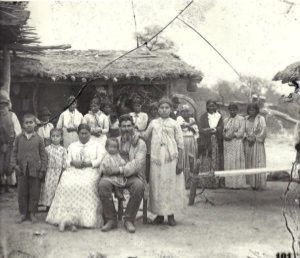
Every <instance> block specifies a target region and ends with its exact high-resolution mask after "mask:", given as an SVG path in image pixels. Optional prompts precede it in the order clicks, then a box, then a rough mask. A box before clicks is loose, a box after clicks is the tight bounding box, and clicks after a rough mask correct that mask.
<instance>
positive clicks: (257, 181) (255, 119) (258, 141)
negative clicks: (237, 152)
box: [245, 103, 267, 190]
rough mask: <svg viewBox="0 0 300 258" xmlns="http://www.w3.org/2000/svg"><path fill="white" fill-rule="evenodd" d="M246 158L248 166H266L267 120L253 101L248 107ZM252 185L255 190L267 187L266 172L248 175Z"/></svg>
mask: <svg viewBox="0 0 300 258" xmlns="http://www.w3.org/2000/svg"><path fill="white" fill-rule="evenodd" d="M247 114H248V116H247V117H246V134H245V135H246V137H245V158H246V168H265V167H266V151H265V139H266V135H267V126H266V120H265V118H264V117H263V116H261V115H260V114H259V106H258V105H257V104H256V103H251V104H249V105H248V107H247ZM247 178H248V181H249V184H250V185H251V187H252V188H253V189H255V190H262V189H264V188H266V181H267V176H266V174H258V175H251V176H248V177H247Z"/></svg>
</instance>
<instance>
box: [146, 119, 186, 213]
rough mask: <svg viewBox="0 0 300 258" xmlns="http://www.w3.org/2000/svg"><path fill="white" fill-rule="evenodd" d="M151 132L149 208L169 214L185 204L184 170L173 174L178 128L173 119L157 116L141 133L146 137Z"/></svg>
mask: <svg viewBox="0 0 300 258" xmlns="http://www.w3.org/2000/svg"><path fill="white" fill-rule="evenodd" d="M151 134H152V138H151V165H150V179H149V185H150V207H149V209H150V211H151V212H152V213H154V214H157V215H162V216H165V215H172V214H175V213H176V212H179V211H182V210H183V209H184V208H185V207H186V204H187V200H186V196H185V185H184V174H183V173H181V174H179V175H177V174H176V164H177V159H178V148H180V149H182V150H183V148H184V146H183V136H182V131H181V128H180V126H179V124H178V123H177V122H176V120H174V119H172V118H166V119H163V118H157V119H154V120H152V121H151V122H150V124H149V127H148V128H147V130H146V131H145V132H144V133H143V134H142V135H143V136H144V137H145V138H146V139H148V137H150V135H151Z"/></svg>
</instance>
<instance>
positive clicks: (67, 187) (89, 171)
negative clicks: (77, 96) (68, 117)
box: [46, 124, 105, 231]
mask: <svg viewBox="0 0 300 258" xmlns="http://www.w3.org/2000/svg"><path fill="white" fill-rule="evenodd" d="M78 135H79V141H77V142H74V143H72V144H71V145H70V146H69V148H68V154H67V169H66V171H64V173H63V174H62V177H61V179H60V182H59V184H58V187H57V189H56V192H55V195H54V199H53V201H52V204H51V207H50V210H49V213H48V216H47V218H46V221H47V222H48V223H50V224H55V225H59V230H60V231H64V230H65V227H66V226H70V227H71V230H72V231H76V230H77V226H81V227H86V228H96V227H100V226H101V224H102V217H101V203H100V200H99V197H98V187H97V185H98V181H99V177H100V174H99V172H98V167H99V166H100V163H101V161H102V159H103V156H104V154H105V148H104V146H97V144H96V143H95V142H93V141H91V140H90V137H91V128H90V127H89V126H88V125H86V124H80V125H79V127H78Z"/></svg>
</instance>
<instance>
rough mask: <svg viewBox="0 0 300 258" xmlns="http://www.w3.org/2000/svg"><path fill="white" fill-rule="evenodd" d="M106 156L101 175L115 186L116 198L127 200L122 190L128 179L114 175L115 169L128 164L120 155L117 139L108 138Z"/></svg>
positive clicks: (101, 167)
mask: <svg viewBox="0 0 300 258" xmlns="http://www.w3.org/2000/svg"><path fill="white" fill-rule="evenodd" d="M105 148H106V151H107V153H106V155H105V156H104V158H103V160H102V163H101V166H100V173H101V175H102V177H103V178H105V179H106V180H109V181H110V182H111V183H112V184H113V185H114V192H115V197H116V198H118V199H121V200H125V198H124V196H123V193H122V190H121V188H122V187H124V186H125V184H126V178H125V177H124V176H123V175H116V174H115V173H113V171H112V168H113V167H115V168H116V167H117V168H119V167H121V166H124V165H125V164H126V162H125V160H124V159H122V157H121V156H120V153H119V141H118V139H117V138H108V139H107V140H106V144H105Z"/></svg>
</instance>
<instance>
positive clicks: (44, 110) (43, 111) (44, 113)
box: [40, 107, 51, 116]
mask: <svg viewBox="0 0 300 258" xmlns="http://www.w3.org/2000/svg"><path fill="white" fill-rule="evenodd" d="M40 115H41V116H51V112H50V110H49V109H48V108H47V107H42V109H41V112H40Z"/></svg>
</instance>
